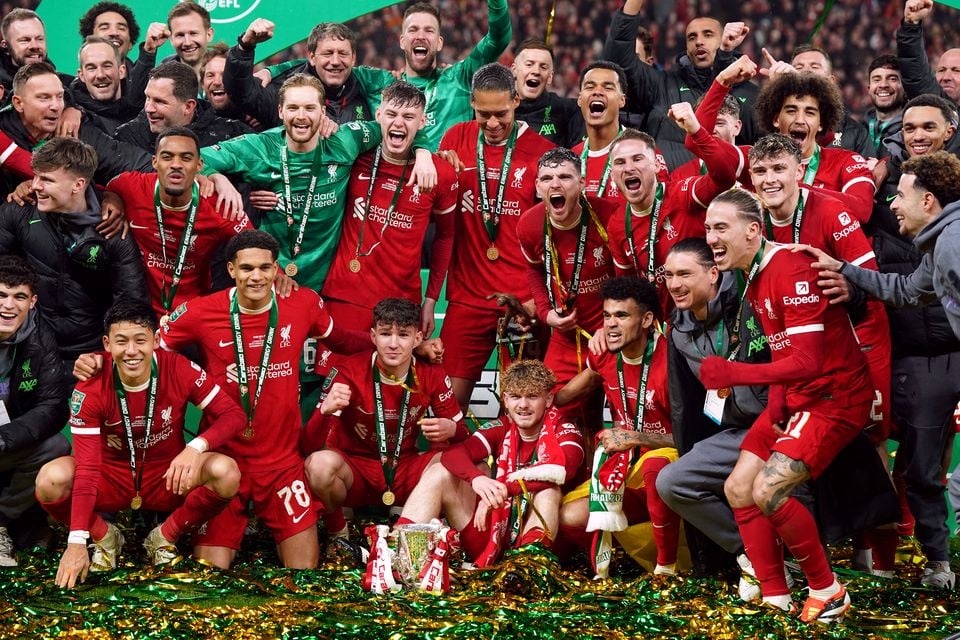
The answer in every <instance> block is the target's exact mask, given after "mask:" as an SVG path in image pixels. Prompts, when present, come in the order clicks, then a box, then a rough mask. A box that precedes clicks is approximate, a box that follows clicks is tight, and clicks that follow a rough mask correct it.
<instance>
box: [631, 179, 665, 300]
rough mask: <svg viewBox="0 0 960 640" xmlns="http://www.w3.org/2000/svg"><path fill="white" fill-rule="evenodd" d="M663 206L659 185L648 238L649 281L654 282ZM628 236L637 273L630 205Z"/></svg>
mask: <svg viewBox="0 0 960 640" xmlns="http://www.w3.org/2000/svg"><path fill="white" fill-rule="evenodd" d="M662 206H663V184H661V183H657V191H656V194H655V195H654V197H653V212H652V213H651V214H650V234H649V235H648V236H647V280H649V281H650V282H654V281H655V280H656V274H657V265H656V255H655V249H656V245H657V230H658V228H659V224H660V208H661V207H662ZM624 218H626V234H627V245H629V247H630V254H631V255H632V256H633V268H634V269H636V270H637V271H639V270H640V266H639V265H638V264H637V249H636V247H635V246H634V242H633V212H632V211H631V210H630V203H629V202H628V203H627V213H626V215H625V216H624Z"/></svg>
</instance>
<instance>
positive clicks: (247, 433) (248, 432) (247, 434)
mask: <svg viewBox="0 0 960 640" xmlns="http://www.w3.org/2000/svg"><path fill="white" fill-rule="evenodd" d="M243 437H244V438H246V439H247V440H253V427H252V426H250V425H247V428H246V429H244V430H243Z"/></svg>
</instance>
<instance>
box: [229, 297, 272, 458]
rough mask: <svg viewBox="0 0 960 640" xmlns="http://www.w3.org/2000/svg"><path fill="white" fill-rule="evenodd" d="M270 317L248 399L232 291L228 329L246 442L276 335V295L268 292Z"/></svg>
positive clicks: (237, 305)
mask: <svg viewBox="0 0 960 640" xmlns="http://www.w3.org/2000/svg"><path fill="white" fill-rule="evenodd" d="M270 298H271V299H270V317H269V320H268V324H267V334H266V336H265V337H264V339H263V351H262V352H261V354H260V368H259V369H258V370H257V388H256V391H255V392H254V394H253V399H252V400H251V398H250V384H249V376H248V375H247V355H246V346H245V343H244V341H243V330H242V329H241V328H240V303H239V302H238V301H237V292H236V290H234V292H233V295H232V296H231V298H230V328H231V329H232V332H233V353H234V356H235V359H236V365H237V385H238V387H239V391H240V404H241V405H242V406H243V411H244V413H246V414H247V428H246V429H245V430H244V432H243V435H244V437H245V438H247V439H248V440H249V439H250V438H252V437H253V415H254V412H255V411H256V409H257V405H258V404H259V403H260V393H261V392H262V391H263V383H264V382H265V381H266V379H267V369H268V368H269V366H270V353H271V352H272V351H273V339H274V337H275V336H276V333H277V322H278V319H279V316H280V313H279V310H278V308H277V295H276V294H275V293H274V292H273V291H271V292H270Z"/></svg>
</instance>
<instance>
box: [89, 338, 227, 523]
mask: <svg viewBox="0 0 960 640" xmlns="http://www.w3.org/2000/svg"><path fill="white" fill-rule="evenodd" d="M102 355H103V358H104V362H105V363H106V365H105V366H104V367H103V369H101V370H100V372H99V373H98V374H96V375H95V376H93V377H91V378H90V379H89V380H85V381H84V382H80V383H78V384H77V388H76V390H74V392H73V396H71V398H70V414H71V415H70V434H71V436H72V437H73V452H74V453H73V455H74V458H75V459H76V461H77V471H76V477H75V479H74V483H73V504H72V507H71V509H72V510H71V515H70V529H71V531H84V530H86V528H87V524H88V523H89V522H90V516H91V514H92V513H93V509H94V505H95V503H96V501H97V485H98V483H99V482H100V465H101V462H106V463H110V464H111V465H118V466H121V467H127V468H129V464H130V448H129V446H128V443H127V437H126V432H125V431H124V428H123V420H122V418H121V415H120V404H119V402H118V401H117V394H116V392H115V391H114V386H113V367H112V366H111V363H112V358H111V356H110V354H109V353H104V354H102ZM154 357H155V358H156V362H157V397H156V400H155V405H154V410H153V424H152V425H151V431H150V440H149V442H148V441H146V433H145V430H146V411H147V396H148V393H147V391H148V388H149V383H148V384H146V385H143V386H142V387H138V388H136V389H127V390H126V396H127V403H128V406H129V408H130V421H131V423H132V427H133V441H134V446H135V447H136V448H137V464H140V456H141V455H143V456H144V459H145V460H146V464H148V465H154V466H155V465H159V466H162V467H166V466H169V464H170V462H171V461H172V460H173V459H174V458H176V457H177V455H178V454H179V453H180V452H181V451H183V448H184V446H185V442H184V437H183V421H184V416H185V414H186V411H187V403H188V402H189V403H192V404H193V405H195V406H196V407H198V408H199V409H200V410H201V411H204V415H208V413H209V417H210V418H212V422H213V424H212V426H211V427H210V429H208V430H207V431H205V432H204V433H203V437H204V439H205V440H207V442H208V444H209V445H210V448H211V449H220V450H225V449H226V446H225V443H227V442H228V441H230V440H231V439H233V438H234V437H235V436H237V434H238V432H239V431H240V430H241V429H242V428H243V426H244V424H245V422H246V421H245V420H244V416H243V411H242V410H241V409H240V406H239V405H238V404H237V403H236V402H235V401H234V400H233V399H231V398H230V397H229V396H228V395H227V394H226V393H223V391H222V390H221V388H220V385H218V384H217V383H216V382H215V381H214V379H213V377H212V376H208V375H207V373H206V371H204V370H203V369H201V368H200V367H199V366H198V365H196V364H194V363H193V362H190V361H189V360H187V359H186V358H184V357H183V356H181V355H179V354H176V353H166V352H163V351H160V350H157V351H156V352H155V353H154ZM143 449H146V452H145V453H144V452H143Z"/></svg>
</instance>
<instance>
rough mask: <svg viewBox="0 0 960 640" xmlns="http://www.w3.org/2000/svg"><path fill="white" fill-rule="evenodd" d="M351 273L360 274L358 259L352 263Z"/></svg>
mask: <svg viewBox="0 0 960 640" xmlns="http://www.w3.org/2000/svg"><path fill="white" fill-rule="evenodd" d="M350 271H352V272H353V273H360V261H359V260H357V259H356V258H354V259H353V260H351V261H350Z"/></svg>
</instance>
